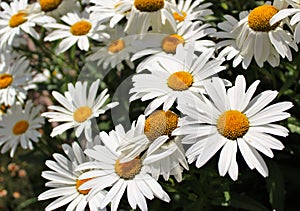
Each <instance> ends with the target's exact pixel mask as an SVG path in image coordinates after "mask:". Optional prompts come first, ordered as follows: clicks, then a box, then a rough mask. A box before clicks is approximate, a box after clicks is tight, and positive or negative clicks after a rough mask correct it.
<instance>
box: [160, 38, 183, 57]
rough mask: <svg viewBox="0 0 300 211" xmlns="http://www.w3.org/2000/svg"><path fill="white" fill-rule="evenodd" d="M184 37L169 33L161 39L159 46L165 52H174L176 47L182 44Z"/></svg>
mask: <svg viewBox="0 0 300 211" xmlns="http://www.w3.org/2000/svg"><path fill="white" fill-rule="evenodd" d="M184 42H185V41H184V38H183V37H182V36H180V35H178V34H171V35H169V36H167V37H165V38H164V39H163V41H162V42H161V47H162V49H163V50H164V51H165V52H166V53H173V54H174V53H176V47H177V45H179V44H184Z"/></svg>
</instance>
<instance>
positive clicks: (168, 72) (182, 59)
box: [130, 45, 225, 115]
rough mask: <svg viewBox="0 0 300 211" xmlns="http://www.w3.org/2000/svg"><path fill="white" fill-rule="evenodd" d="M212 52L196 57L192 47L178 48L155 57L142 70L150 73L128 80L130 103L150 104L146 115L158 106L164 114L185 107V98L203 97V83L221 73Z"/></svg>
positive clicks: (219, 64)
mask: <svg viewBox="0 0 300 211" xmlns="http://www.w3.org/2000/svg"><path fill="white" fill-rule="evenodd" d="M213 53H214V49H207V50H205V51H203V53H202V54H201V55H200V56H199V57H198V56H196V55H195V54H194V49H193V45H187V46H186V47H185V48H183V46H182V45H178V47H177V50H176V54H175V55H172V54H168V55H167V54H165V55H163V54H160V55H155V56H153V57H152V59H151V60H150V59H149V60H148V61H147V62H146V63H144V64H143V66H141V67H140V66H139V67H140V69H139V70H137V72H140V71H142V70H148V71H149V72H150V73H138V74H136V75H134V76H133V77H132V81H133V88H131V90H130V94H132V96H131V97H130V101H133V100H137V99H141V100H142V101H146V100H152V101H151V103H150V104H149V105H148V106H147V108H146V110H145V115H149V114H150V113H152V112H153V111H154V110H156V109H157V108H158V107H159V106H161V105H163V110H165V111H166V110H168V109H169V108H171V106H172V105H173V104H174V102H175V101H176V100H177V103H184V104H186V103H188V101H186V99H188V97H189V96H195V97H196V94H198V93H204V92H205V89H204V83H205V81H207V80H210V78H211V77H212V76H213V75H215V74H217V73H218V72H220V71H222V70H224V69H225V66H221V64H222V62H223V60H217V59H212V57H213Z"/></svg>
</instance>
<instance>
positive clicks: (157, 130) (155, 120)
mask: <svg viewBox="0 0 300 211" xmlns="http://www.w3.org/2000/svg"><path fill="white" fill-rule="evenodd" d="M177 124H178V116H177V114H175V113H173V112H172V111H170V110H168V111H163V110H159V111H155V112H153V113H152V114H151V115H150V116H149V117H148V118H147V119H146V121H145V127H144V132H145V135H146V136H147V138H148V139H149V140H150V141H154V140H155V139H157V138H158V137H159V136H162V135H169V136H170V135H171V133H172V132H173V130H175V129H176V128H177Z"/></svg>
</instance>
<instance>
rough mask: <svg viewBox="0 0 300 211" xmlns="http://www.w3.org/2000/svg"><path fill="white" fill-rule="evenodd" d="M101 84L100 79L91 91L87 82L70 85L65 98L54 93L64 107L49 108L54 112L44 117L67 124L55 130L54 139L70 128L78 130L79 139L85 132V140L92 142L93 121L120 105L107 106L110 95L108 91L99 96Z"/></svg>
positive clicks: (115, 103) (94, 83) (92, 86)
mask: <svg viewBox="0 0 300 211" xmlns="http://www.w3.org/2000/svg"><path fill="white" fill-rule="evenodd" d="M99 82H100V80H99V79H98V80H96V81H94V82H93V83H92V84H91V86H90V89H89V90H87V85H88V83H87V81H85V82H80V81H78V82H76V84H75V86H73V85H72V84H71V83H69V84H68V91H66V92H65V93H64V96H63V95H62V94H60V93H59V92H57V91H53V92H52V95H53V96H54V98H55V99H56V100H57V101H58V102H59V103H60V104H61V105H62V106H63V107H62V106H56V105H54V106H49V107H48V108H49V109H51V110H54V111H49V112H45V113H43V114H42V116H45V117H47V118H49V119H50V120H49V121H50V122H65V123H63V124H61V125H59V126H56V127H55V128H54V129H53V131H52V133H51V134H50V135H51V136H52V137H53V136H56V135H59V134H62V133H63V132H65V131H66V130H68V129H70V128H76V130H75V136H76V137H79V136H80V135H81V133H82V132H83V131H84V134H85V138H86V139H87V140H88V141H92V128H91V124H92V122H91V119H92V118H95V117H98V116H99V115H100V114H103V113H105V111H106V110H108V109H110V108H113V107H115V106H116V105H118V103H117V102H114V103H109V104H106V101H107V99H108V98H109V95H108V94H106V93H107V89H105V90H104V91H102V92H101V94H100V95H98V96H97V91H98V87H99ZM105 104H106V105H105Z"/></svg>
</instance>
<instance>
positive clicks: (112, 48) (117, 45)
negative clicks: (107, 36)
mask: <svg viewBox="0 0 300 211" xmlns="http://www.w3.org/2000/svg"><path fill="white" fill-rule="evenodd" d="M124 48H125V42H124V40H121V39H120V40H115V41H113V42H112V43H110V44H109V46H108V48H107V50H108V51H109V52H111V53H118V52H119V51H121V50H123V49H124Z"/></svg>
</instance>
